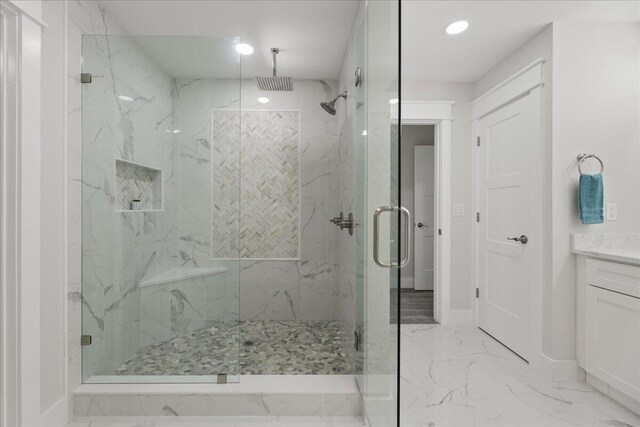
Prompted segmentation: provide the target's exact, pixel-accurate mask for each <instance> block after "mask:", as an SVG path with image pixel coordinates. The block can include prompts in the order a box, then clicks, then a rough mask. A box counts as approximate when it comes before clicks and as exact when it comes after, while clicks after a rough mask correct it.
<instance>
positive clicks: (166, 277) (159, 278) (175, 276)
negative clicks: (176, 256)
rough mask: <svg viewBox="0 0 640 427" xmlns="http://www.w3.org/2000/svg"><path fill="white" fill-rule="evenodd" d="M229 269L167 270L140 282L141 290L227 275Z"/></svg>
mask: <svg viewBox="0 0 640 427" xmlns="http://www.w3.org/2000/svg"><path fill="white" fill-rule="evenodd" d="M226 273H227V269H226V268H224V267H209V268H186V267H177V268H172V269H171V270H167V271H165V272H162V273H160V274H157V275H155V276H152V277H149V278H148V279H146V280H144V281H142V282H140V287H141V288H146V287H148V286H155V285H162V284H165V283H171V282H180V281H183V280H187V279H193V278H195V277H203V276H212V275H214V274H226Z"/></svg>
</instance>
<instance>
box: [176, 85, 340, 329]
mask: <svg viewBox="0 0 640 427" xmlns="http://www.w3.org/2000/svg"><path fill="white" fill-rule="evenodd" d="M240 84H241V86H242V96H241V99H240ZM175 88H176V93H177V95H176V97H175V99H176V101H175V102H176V107H175V117H176V126H178V127H179V128H180V129H181V130H182V131H181V134H180V135H181V145H180V147H181V150H182V152H183V153H189V154H188V155H185V154H183V155H181V157H180V167H181V170H183V169H188V170H189V171H188V172H187V173H181V174H180V179H181V180H182V182H181V183H180V188H184V191H180V193H181V194H180V195H179V197H180V199H181V202H180V208H181V211H180V217H181V219H180V223H181V226H180V228H181V232H182V236H181V237H180V243H179V245H180V248H179V254H180V257H181V259H182V262H183V263H184V265H189V266H210V265H217V264H219V263H220V262H221V260H220V259H215V258H216V256H215V254H212V253H211V247H212V246H220V245H222V246H223V249H224V251H227V252H228V253H232V254H234V256H235V257H241V256H242V255H241V254H240V252H241V249H240V248H241V235H242V232H241V226H242V219H243V218H245V216H243V215H242V211H243V209H242V208H241V206H240V200H241V197H240V193H241V191H242V190H241V187H242V186H241V180H240V178H241V177H240V176H239V174H238V173H237V172H234V171H235V169H236V167H239V164H240V154H239V153H238V152H237V150H235V151H234V150H233V149H232V148H233V145H234V144H233V143H231V144H225V145H222V146H220V144H216V138H217V136H216V132H218V131H219V130H220V129H222V128H225V129H224V132H223V133H224V134H225V135H226V136H227V138H228V139H230V140H231V139H232V137H234V136H237V137H238V139H240V131H239V129H240V125H239V123H240V119H241V114H240V113H238V108H239V107H240V105H242V110H243V111H245V112H246V114H249V113H252V114H253V113H255V112H256V111H257V112H265V113H267V112H274V111H291V110H293V111H297V112H299V113H298V114H299V115H300V129H301V131H300V139H299V151H300V160H299V161H300V164H299V170H300V171H299V173H300V176H299V179H300V193H299V199H300V212H299V216H300V218H299V221H300V230H299V239H300V252H299V254H297V256H294V258H299V259H295V260H291V261H276V260H266V261H265V260H260V261H252V260H244V259H242V260H241V261H240V264H241V270H240V274H239V280H240V282H239V283H240V289H239V292H240V300H241V304H240V318H241V320H248V319H255V320H258V319H259V320H268V319H270V318H271V316H272V315H274V316H276V317H277V318H278V319H285V320H295V319H297V318H300V313H302V310H301V308H302V304H303V301H306V302H305V304H306V305H307V306H311V305H312V301H311V299H312V298H313V296H314V295H318V297H319V298H321V301H319V304H318V305H317V307H324V308H325V309H326V310H325V309H323V310H320V309H319V308H318V309H316V310H314V311H313V313H315V314H317V318H316V319H313V320H321V319H331V318H332V316H333V309H332V308H331V307H332V305H331V304H329V303H327V302H326V301H327V300H329V299H330V298H332V297H333V296H335V289H334V286H333V281H335V279H334V270H333V268H331V269H329V270H327V269H326V268H325V271H326V273H325V274H324V275H323V277H317V278H312V277H311V276H309V277H307V278H306V279H305V280H308V281H314V280H318V281H319V282H323V284H325V285H318V286H316V287H314V292H315V294H314V293H311V292H310V289H311V288H310V286H307V289H306V290H305V291H304V292H303V288H302V285H301V283H302V276H304V275H305V274H311V271H313V270H314V269H315V268H316V266H318V265H323V266H327V265H329V266H332V265H333V264H334V263H335V257H336V256H337V254H336V252H337V237H338V229H337V228H336V227H335V226H334V225H332V224H330V223H329V219H331V218H333V217H334V216H336V215H337V213H338V209H337V206H338V204H337V203H338V202H337V195H338V193H337V169H336V162H337V155H338V154H337V142H338V141H337V127H336V124H337V121H336V118H335V117H334V116H330V115H328V114H326V113H325V112H324V111H323V110H322V109H321V107H320V102H321V101H323V100H326V99H330V98H332V97H333V96H335V93H336V91H337V89H336V83H335V82H324V81H305V80H301V81H296V82H295V91H293V92H282V93H270V94H269V98H270V102H269V104H266V105H265V104H260V103H258V102H257V98H258V96H259V94H260V92H259V91H258V88H257V86H256V84H255V81H253V80H242V82H241V83H240V82H238V81H232V80H228V81H222V80H207V79H198V80H183V79H177V80H176V82H175ZM221 109H222V110H225V112H224V114H225V115H227V116H228V120H227V121H226V126H222V124H221V123H219V124H218V125H215V121H214V123H213V124H212V117H215V113H214V112H215V111H217V110H221ZM243 114H244V113H243ZM247 117H249V116H247ZM205 140H206V141H207V144H204V141H205ZM240 144H241V143H240V142H239V141H236V142H235V145H236V147H239V146H240ZM194 153H195V154H194ZM207 155H210V156H211V157H210V158H211V159H213V162H212V163H209V162H208V161H207V159H206V156H207ZM219 158H225V159H228V160H227V162H226V163H225V166H226V167H227V168H228V169H226V170H221V168H220V167H216V166H215V165H216V159H219ZM217 164H218V165H219V164H220V162H218V163H217ZM234 179H235V180H234ZM212 182H213V186H212ZM205 190H211V191H212V192H210V193H208V194H205ZM216 192H217V193H216ZM214 193H216V194H218V195H219V197H216V196H215V195H214ZM219 198H223V199H225V200H227V203H226V204H223V206H220V204H218V199H219ZM236 198H237V199H236ZM225 206H226V208H225ZM238 210H240V212H241V214H240V215H238V214H237V212H238ZM245 210H246V209H245ZM254 210H255V209H254ZM291 212H293V211H291ZM295 216H297V215H295ZM212 217H213V218H214V222H215V223H216V224H218V223H223V222H224V224H225V226H224V227H222V226H216V227H214V229H213V230H206V229H203V227H202V224H203V221H206V220H207V219H209V218H212ZM287 222H293V220H292V221H287ZM212 240H213V241H215V242H217V243H215V245H214V243H213V242H212ZM207 243H208V244H209V245H210V246H209V249H208V251H207V250H206V249H205V248H206V244H207ZM222 246H220V247H222ZM245 255H246V254H245ZM285 257H291V255H287V254H285ZM284 284H286V286H284ZM283 286H284V287H283ZM321 290H326V292H320V291H321ZM289 304H292V305H293V309H291V308H290V307H289ZM334 305H335V304H334ZM307 317H311V315H310V314H308V315H307Z"/></svg>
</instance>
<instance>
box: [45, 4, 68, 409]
mask: <svg viewBox="0 0 640 427" xmlns="http://www.w3.org/2000/svg"><path fill="white" fill-rule="evenodd" d="M42 18H43V20H44V21H45V22H46V23H47V28H46V29H45V30H44V31H43V33H42V67H43V70H44V71H43V73H42V75H41V77H42V159H43V161H42V169H41V180H40V185H41V187H40V188H41V198H40V204H41V205H40V206H41V208H42V215H41V216H40V229H41V235H40V241H41V245H42V252H41V260H40V261H41V265H40V275H41V282H40V295H41V301H42V302H41V317H40V331H41V334H42V335H41V347H40V372H41V395H40V400H41V406H42V407H43V408H49V407H51V406H52V405H54V404H55V403H57V402H58V401H60V399H64V398H65V395H66V384H65V382H66V378H65V374H66V369H65V363H66V360H65V356H66V351H65V337H66V331H65V326H66V325H65V308H66V305H65V298H66V283H65V244H66V239H65V228H64V227H63V224H64V223H65V203H64V198H65V163H66V162H65V155H66V153H65V111H64V107H65V96H64V94H65V72H66V68H65V65H66V64H65V62H64V61H65V56H64V47H65V43H66V42H65V39H64V25H65V5H64V3H63V2H58V1H45V2H43V3H42Z"/></svg>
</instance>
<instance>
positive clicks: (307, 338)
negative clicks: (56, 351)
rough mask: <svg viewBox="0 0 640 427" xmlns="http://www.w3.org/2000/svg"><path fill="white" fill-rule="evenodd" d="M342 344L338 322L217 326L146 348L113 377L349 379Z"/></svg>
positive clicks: (348, 369) (343, 338)
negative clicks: (308, 376) (294, 376)
mask: <svg viewBox="0 0 640 427" xmlns="http://www.w3.org/2000/svg"><path fill="white" fill-rule="evenodd" d="M345 342H346V340H345V337H344V333H343V332H342V331H341V328H340V325H339V323H338V322H326V321H274V320H270V321H245V322H240V323H237V322H233V323H220V324H216V325H214V326H211V327H209V328H204V329H200V330H198V331H195V332H192V333H189V334H187V335H183V336H179V337H176V338H173V339H171V340H168V341H164V342H162V343H159V344H156V345H153V346H149V347H145V348H143V349H141V350H139V351H138V353H136V354H135V355H134V356H133V357H132V358H131V359H129V360H128V361H127V362H125V363H124V365H122V366H121V367H120V368H118V369H116V371H115V372H114V373H115V374H116V375H217V374H219V373H227V374H229V375H233V374H238V373H239V374H240V375H333V374H336V375H344V374H351V373H353V367H352V366H351V363H350V362H349V361H350V357H349V355H348V352H346V351H345V345H344V343H345ZM238 368H239V372H238Z"/></svg>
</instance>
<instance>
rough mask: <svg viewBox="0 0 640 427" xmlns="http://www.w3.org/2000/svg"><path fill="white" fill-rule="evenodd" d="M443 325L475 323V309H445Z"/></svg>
mask: <svg viewBox="0 0 640 427" xmlns="http://www.w3.org/2000/svg"><path fill="white" fill-rule="evenodd" d="M441 318H442V321H441V323H442V324H443V325H473V310H443V312H442V316H441Z"/></svg>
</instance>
